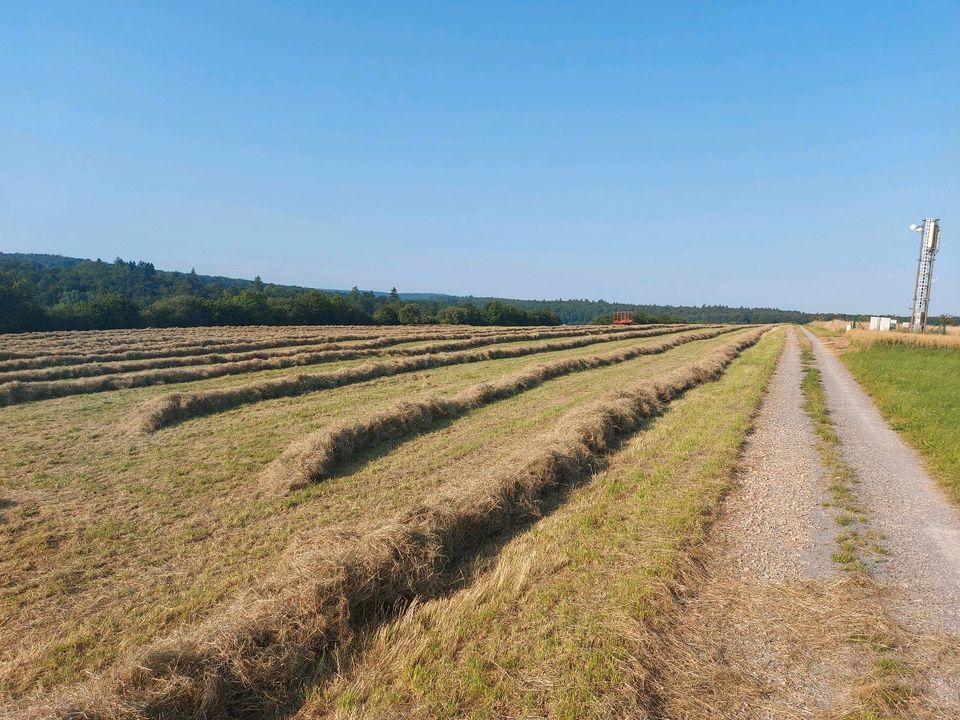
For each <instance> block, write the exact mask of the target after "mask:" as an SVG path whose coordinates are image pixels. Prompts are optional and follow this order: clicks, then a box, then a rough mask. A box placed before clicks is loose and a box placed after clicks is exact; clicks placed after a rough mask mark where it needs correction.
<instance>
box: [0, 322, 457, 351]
mask: <svg viewBox="0 0 960 720" xmlns="http://www.w3.org/2000/svg"><path fill="white" fill-rule="evenodd" d="M446 328H451V329H452V330H453V331H454V332H458V333H463V332H465V331H467V330H468V328H464V327H462V326H430V327H429V328H427V327H426V326H375V325H366V326H333V325H318V326H313V327H307V328H297V327H286V326H273V327H265V328H254V329H253V331H252V332H244V333H240V334H238V333H224V332H222V330H223V328H221V327H216V326H214V327H204V328H197V330H198V331H200V332H198V333H196V334H194V335H185V336H167V335H154V334H142V335H141V336H139V337H137V338H116V337H112V336H111V335H109V333H112V332H113V331H108V332H107V333H105V334H104V335H105V336H104V337H103V338H97V337H88V338H82V339H71V338H64V339H61V340H56V341H47V342H41V343H16V342H13V341H11V342H8V343H7V344H6V346H5V348H4V350H5V351H4V352H2V353H0V359H9V357H8V356H11V355H15V356H16V357H17V358H35V357H39V356H43V355H54V356H56V355H63V354H67V353H70V354H96V353H101V354H122V353H124V352H135V351H139V350H155V349H167V348H173V347H182V348H213V349H216V347H217V346H221V345H244V344H255V343H261V342H264V341H272V340H287V341H294V340H303V341H305V342H309V341H317V340H319V341H324V340H327V341H340V340H344V339H347V338H350V337H355V338H357V339H370V338H374V337H383V336H389V335H392V334H398V333H399V334H411V333H414V332H427V331H428V330H429V331H430V332H435V333H438V334H442V333H444V332H447V330H446ZM11 351H13V352H11Z"/></svg>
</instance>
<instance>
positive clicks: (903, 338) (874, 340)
mask: <svg viewBox="0 0 960 720" xmlns="http://www.w3.org/2000/svg"><path fill="white" fill-rule="evenodd" d="M846 337H847V339H848V340H849V341H850V343H851V344H852V345H856V346H858V347H860V348H864V349H866V348H870V347H871V346H873V345H876V344H878V343H880V344H886V345H908V346H916V347H930V348H949V349H952V350H960V335H934V334H932V333H924V334H922V335H921V334H918V333H901V332H871V331H869V330H852V331H850V332H849V333H847V334H846Z"/></svg>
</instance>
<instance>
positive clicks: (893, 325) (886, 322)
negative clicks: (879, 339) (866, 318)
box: [870, 315, 897, 332]
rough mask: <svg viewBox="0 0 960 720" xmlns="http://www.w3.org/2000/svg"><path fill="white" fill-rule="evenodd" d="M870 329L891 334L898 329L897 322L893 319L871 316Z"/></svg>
mask: <svg viewBox="0 0 960 720" xmlns="http://www.w3.org/2000/svg"><path fill="white" fill-rule="evenodd" d="M870 329H871V330H875V331H878V332H889V331H891V330H896V329H897V321H896V320H894V319H893V318H888V317H879V316H876V315H871V316H870Z"/></svg>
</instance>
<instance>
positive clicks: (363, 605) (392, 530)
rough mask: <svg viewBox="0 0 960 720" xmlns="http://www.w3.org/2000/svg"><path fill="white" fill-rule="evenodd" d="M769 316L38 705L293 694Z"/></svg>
mask: <svg viewBox="0 0 960 720" xmlns="http://www.w3.org/2000/svg"><path fill="white" fill-rule="evenodd" d="M766 330H767V328H758V329H756V330H753V331H751V332H748V333H747V334H745V335H741V336H739V337H737V338H735V339H733V340H732V341H731V342H730V343H728V344H727V345H725V346H724V347H721V348H719V349H718V350H716V351H714V352H712V353H710V354H709V355H707V356H706V357H705V358H703V359H701V360H699V361H697V362H695V363H691V364H689V365H687V366H685V367H682V368H679V369H677V370H675V371H673V372H671V373H669V374H667V375H666V376H664V377H663V378H661V379H659V380H657V381H653V382H650V381H643V382H638V383H634V384H632V385H631V386H629V387H627V388H625V389H623V390H621V391H619V392H617V393H614V394H611V395H608V396H606V397H604V398H601V399H599V400H597V401H595V402H593V403H590V404H589V405H585V406H582V407H579V408H577V409H576V410H574V411H572V412H570V413H568V414H567V415H565V416H564V417H563V418H561V420H560V422H559V424H558V426H557V427H556V428H555V430H554V431H553V432H552V433H551V435H550V437H549V439H548V441H547V442H545V443H541V444H537V445H535V446H532V447H531V448H530V449H529V451H528V452H527V453H525V454H524V455H523V456H522V457H521V458H519V459H518V460H517V462H515V463H512V464H511V465H510V466H509V467H507V468H506V469H504V470H502V471H493V472H491V474H490V476H488V477H483V478H479V479H477V480H476V481H473V482H471V483H470V484H468V485H466V486H465V487H462V488H459V489H457V490H450V491H448V492H447V493H446V494H445V495H442V496H440V497H438V498H436V499H435V500H434V501H433V502H430V503H428V504H424V505H421V506H418V507H415V508H413V509H411V510H409V511H407V512H404V513H402V514H401V515H400V516H399V517H397V518H396V520H395V521H394V522H393V523H390V524H388V525H385V526H383V527H380V528H377V529H375V530H372V531H370V532H367V533H363V534H359V535H358V534H355V533H347V532H341V533H334V532H329V533H323V534H321V536H320V537H318V538H316V539H315V540H314V541H313V542H312V543H311V545H310V546H309V547H305V548H299V549H298V550H297V552H295V553H291V554H290V555H289V558H288V561H287V562H286V563H285V565H284V567H283V568H282V569H280V570H278V571H277V572H276V574H275V575H273V576H272V577H269V578H267V579H266V581H265V582H264V584H263V586H262V587H260V588H258V589H257V590H256V591H252V592H251V593H250V594H248V595H247V596H245V597H242V598H239V599H238V600H237V601H236V603H235V604H234V605H232V606H231V607H230V608H228V609H227V610H226V611H225V612H224V613H222V614H221V615H220V616H218V617H217V618H215V619H212V620H211V621H209V622H207V623H205V624H203V625H201V626H200V627H198V628H195V629H193V630H184V631H183V632H182V633H180V634H179V635H177V636H175V637H173V638H171V639H169V640H167V641H164V642H158V643H155V644H153V645H152V646H151V647H149V648H148V649H146V650H145V651H143V652H141V653H140V654H139V655H138V656H137V657H135V658H134V659H132V660H131V661H130V663H129V664H127V665H125V666H123V667H121V668H118V669H117V670H116V671H115V672H113V673H111V674H109V675H107V676H105V677H103V678H101V679H99V680H98V681H95V682H92V683H91V684H90V685H89V686H88V687H87V688H85V689H83V690H78V691H75V692H74V694H73V695H72V696H70V697H66V696H65V697H63V698H62V699H60V700H54V701H52V702H51V703H49V704H47V703H42V704H38V705H36V706H34V707H33V708H32V709H31V710H30V711H28V713H27V714H26V716H27V717H57V718H79V717H85V718H108V717H109V718H130V719H133V718H137V719H140V718H174V717H176V718H197V719H198V720H199V718H233V717H263V716H269V715H271V714H277V713H279V712H282V711H283V710H285V709H288V708H289V703H290V702H291V698H293V697H295V695H296V693H297V691H298V689H299V688H300V687H301V686H302V684H303V683H304V682H305V681H306V680H308V679H309V678H310V677H311V676H312V675H313V674H314V673H315V671H316V669H317V667H318V665H320V664H322V663H324V662H328V661H329V658H330V654H331V652H332V651H334V650H335V649H336V648H337V647H338V646H340V645H341V644H342V643H343V642H345V641H346V640H347V639H348V638H349V637H350V633H351V630H352V629H353V628H354V627H355V626H356V623H358V622H360V621H362V620H363V619H364V618H369V617H371V613H378V612H383V611H386V612H390V611H395V610H396V609H397V608H398V607H399V606H402V605H403V604H404V603H406V602H409V601H410V600H412V599H414V598H415V597H417V596H423V595H430V594H433V593H435V592H436V591H437V590H438V589H440V587H442V584H443V579H444V571H445V570H446V569H448V568H449V567H450V566H451V565H452V564H455V563H457V562H458V561H459V560H462V559H465V558H467V557H469V556H470V555H471V554H472V553H473V552H474V551H475V550H476V549H477V547H478V546H479V545H480V544H481V543H482V542H483V541H484V539H486V538H489V537H491V536H494V535H496V534H497V533H500V532H501V531H503V530H505V529H509V528H516V527H523V526H524V525H525V524H527V523H529V522H530V521H531V520H533V519H535V518H536V517H538V515H539V514H540V512H541V507H542V502H543V501H544V500H545V499H546V498H547V497H548V496H549V495H550V494H551V493H552V491H554V490H555V489H558V488H560V487H562V486H569V485H572V484H575V483H578V482H583V481H584V480H586V479H588V478H589V477H590V475H591V474H592V472H593V471H594V470H595V469H596V468H597V466H598V464H599V463H600V462H601V461H602V457H603V456H604V455H605V454H607V453H609V452H610V451H612V450H614V449H615V448H616V447H617V445H618V444H619V442H620V441H621V440H622V439H623V438H624V437H625V436H627V435H628V434H630V433H632V432H633V431H635V430H636V428H637V427H638V426H639V425H640V424H641V423H642V422H643V421H644V420H646V419H647V418H650V417H652V416H654V415H656V414H658V413H660V412H662V410H663V409H664V407H665V406H666V404H667V403H669V402H670V401H671V400H673V399H674V398H676V397H678V396H679V395H681V394H682V393H683V392H685V391H686V390H688V389H690V388H692V387H694V386H696V385H698V384H700V383H703V382H706V381H708V380H711V379H713V378H716V377H718V376H719V375H721V374H722V373H723V371H724V369H725V368H726V367H727V365H729V363H730V362H732V360H733V359H734V358H735V357H736V356H737V355H738V354H739V353H740V352H741V351H742V350H743V349H745V348H747V347H749V346H751V345H753V344H755V343H756V342H757V341H758V340H759V339H760V337H761V335H762V334H763V333H764V332H766Z"/></svg>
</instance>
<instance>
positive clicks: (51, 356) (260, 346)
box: [0, 332, 470, 370]
mask: <svg viewBox="0 0 960 720" xmlns="http://www.w3.org/2000/svg"><path fill="white" fill-rule="evenodd" d="M410 334H417V335H425V336H427V337H434V335H429V334H427V333H408V335H410ZM459 335H462V336H463V337H469V336H470V333H464V332H461V333H459ZM390 337H391V336H390V335H388V334H382V333H369V332H367V333H330V332H323V333H313V334H311V335H306V336H305V335H286V334H283V333H274V334H273V335H271V336H269V337H265V338H259V339H258V338H237V339H230V340H222V339H215V338H209V339H207V340H205V341H202V342H196V343H183V342H176V343H142V344H139V345H136V346H134V347H129V346H123V347H120V348H116V349H98V350H97V351H96V352H86V353H73V352H66V351H65V350H64V349H62V348H61V349H58V351H57V352H54V353H44V354H37V355H35V356H32V357H21V358H17V359H13V360H6V361H3V362H0V370H19V369H32V368H45V367H55V366H58V365H78V364H85V363H100V362H119V361H126V360H150V359H154V358H165V357H188V356H193V355H206V354H211V353H238V352H248V351H255V350H269V349H271V348H281V347H291V346H295V345H322V344H327V343H343V342H351V341H357V340H360V341H362V340H366V341H371V340H373V339H388V338H390Z"/></svg>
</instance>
